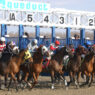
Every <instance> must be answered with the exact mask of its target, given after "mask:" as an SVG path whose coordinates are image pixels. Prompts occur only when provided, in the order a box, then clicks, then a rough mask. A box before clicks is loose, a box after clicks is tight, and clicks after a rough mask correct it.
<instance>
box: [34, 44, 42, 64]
mask: <svg viewBox="0 0 95 95" xmlns="http://www.w3.org/2000/svg"><path fill="white" fill-rule="evenodd" d="M41 47H42V45H41V46H39V48H38V49H37V50H36V52H35V53H34V55H33V61H36V62H37V63H40V61H41V59H42V58H43V56H42V54H41Z"/></svg>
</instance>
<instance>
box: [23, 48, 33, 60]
mask: <svg viewBox="0 0 95 95" xmlns="http://www.w3.org/2000/svg"><path fill="white" fill-rule="evenodd" d="M29 58H31V53H30V52H29V50H27V51H26V52H25V57H24V59H25V60H27V59H29Z"/></svg>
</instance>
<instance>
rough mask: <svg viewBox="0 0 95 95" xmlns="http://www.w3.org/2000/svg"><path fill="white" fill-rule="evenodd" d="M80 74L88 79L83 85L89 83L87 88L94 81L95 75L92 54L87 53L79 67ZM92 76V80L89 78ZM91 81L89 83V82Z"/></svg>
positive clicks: (94, 62)
mask: <svg viewBox="0 0 95 95" xmlns="http://www.w3.org/2000/svg"><path fill="white" fill-rule="evenodd" d="M81 72H82V74H85V75H86V76H87V77H88V80H87V81H86V83H85V84H87V83H89V86H91V84H92V82H93V80H94V73H95V57H94V52H92V51H91V52H89V53H88V54H87V55H86V56H85V58H84V60H83V63H82V65H81ZM91 76H92V78H91ZM90 79H91V81H90Z"/></svg>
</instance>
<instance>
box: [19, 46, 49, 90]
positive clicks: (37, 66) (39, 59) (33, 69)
mask: <svg viewBox="0 0 95 95" xmlns="http://www.w3.org/2000/svg"><path fill="white" fill-rule="evenodd" d="M44 55H48V51H47V48H46V47H45V46H42V45H41V46H40V47H39V48H38V49H37V50H36V51H35V52H34V54H33V62H32V63H31V64H28V63H27V64H28V65H29V66H25V64H22V65H21V68H20V69H21V71H23V73H24V75H25V76H24V81H25V82H27V78H28V76H29V74H31V75H32V76H33V79H34V82H33V84H32V86H31V84H29V85H30V86H31V88H33V87H34V86H35V84H36V83H37V81H38V77H39V74H40V73H41V72H42V63H43V56H44ZM28 67H29V68H28ZM27 83H28V82H27Z"/></svg>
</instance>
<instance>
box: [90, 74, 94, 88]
mask: <svg viewBox="0 0 95 95" xmlns="http://www.w3.org/2000/svg"><path fill="white" fill-rule="evenodd" d="M93 80H94V73H92V77H91V82H90V83H89V87H91V85H92V83H93Z"/></svg>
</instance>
